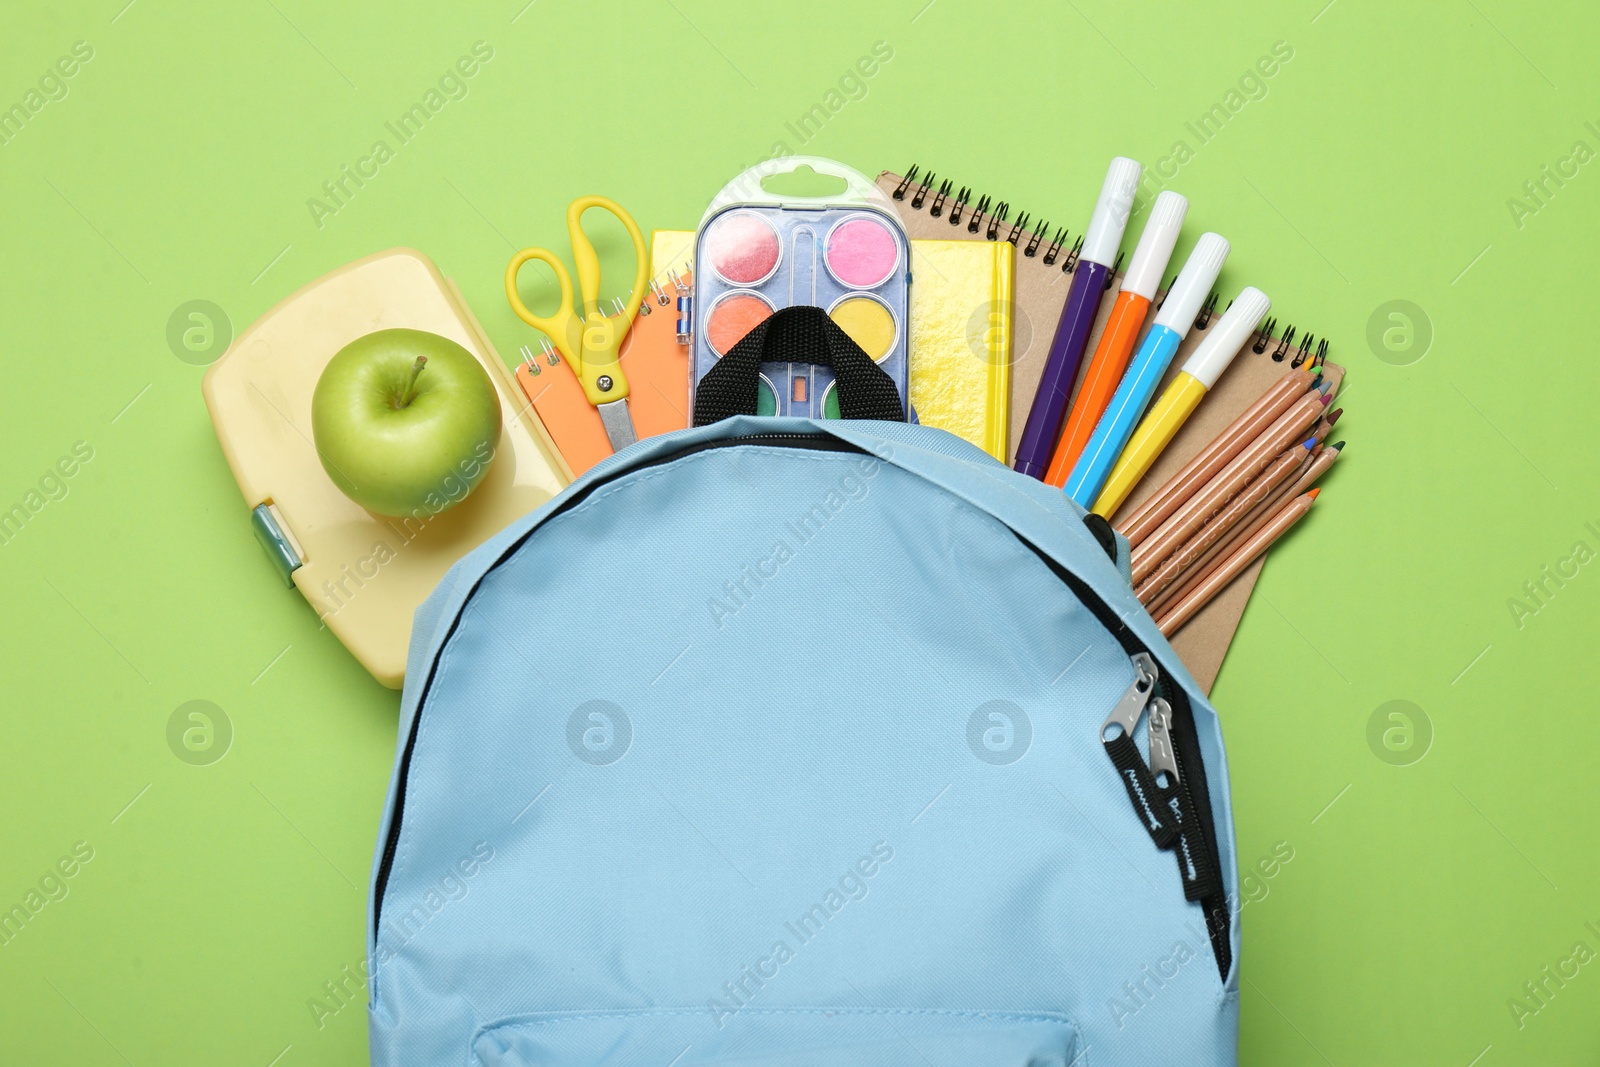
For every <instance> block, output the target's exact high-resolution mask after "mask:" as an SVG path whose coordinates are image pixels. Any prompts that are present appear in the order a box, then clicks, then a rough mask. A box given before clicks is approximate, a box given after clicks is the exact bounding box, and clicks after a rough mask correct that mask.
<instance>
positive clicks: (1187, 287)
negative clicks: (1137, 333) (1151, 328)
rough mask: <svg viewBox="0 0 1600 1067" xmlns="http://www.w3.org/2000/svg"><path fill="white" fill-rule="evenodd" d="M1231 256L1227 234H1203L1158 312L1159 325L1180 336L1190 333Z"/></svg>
mask: <svg viewBox="0 0 1600 1067" xmlns="http://www.w3.org/2000/svg"><path fill="white" fill-rule="evenodd" d="M1227 258H1228V240H1227V238H1225V237H1223V236H1222V235H1221V234H1217V233H1203V234H1201V235H1200V240H1199V241H1198V242H1197V243H1196V244H1195V246H1194V251H1193V252H1190V253H1189V260H1188V262H1186V263H1185V264H1184V265H1183V269H1182V270H1180V271H1179V272H1178V280H1177V281H1175V282H1173V283H1172V288H1171V289H1168V290H1167V298H1166V299H1165V300H1163V301H1162V302H1161V310H1160V311H1158V312H1156V325H1157V326H1165V327H1166V328H1167V329H1169V330H1171V331H1172V332H1173V333H1176V334H1177V335H1178V336H1179V337H1182V336H1183V335H1184V334H1186V333H1188V332H1189V327H1190V326H1193V325H1194V317H1195V316H1196V315H1198V314H1199V313H1200V305H1201V304H1202V303H1204V302H1205V299H1206V297H1207V296H1209V295H1210V293H1211V287H1212V286H1213V285H1215V284H1216V283H1217V275H1218V274H1221V273H1222V263H1223V261H1224V260H1226V259H1227Z"/></svg>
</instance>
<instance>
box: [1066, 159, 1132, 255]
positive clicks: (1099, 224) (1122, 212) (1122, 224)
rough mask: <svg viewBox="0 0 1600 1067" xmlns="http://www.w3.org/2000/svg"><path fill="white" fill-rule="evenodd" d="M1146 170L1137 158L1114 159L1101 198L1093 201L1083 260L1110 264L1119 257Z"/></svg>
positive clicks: (1107, 173) (1084, 239)
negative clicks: (1142, 172)
mask: <svg viewBox="0 0 1600 1067" xmlns="http://www.w3.org/2000/svg"><path fill="white" fill-rule="evenodd" d="M1143 169H1144V168H1142V167H1140V166H1139V164H1138V162H1137V161H1136V160H1132V159H1128V158H1127V157H1126V156H1118V157H1117V158H1115V159H1113V160H1112V161H1111V169H1110V170H1108V171H1106V183H1105V184H1104V185H1102V186H1101V187H1100V199H1099V200H1096V201H1095V202H1094V214H1093V215H1091V216H1089V229H1088V230H1086V231H1085V232H1084V235H1083V251H1082V252H1081V253H1080V254H1079V258H1080V259H1087V260H1089V261H1090V262H1091V263H1100V264H1102V265H1104V266H1107V267H1109V266H1110V265H1111V264H1112V262H1113V261H1114V260H1115V259H1116V258H1117V249H1118V248H1120V247H1121V246H1122V233H1123V231H1124V230H1126V229H1127V228H1128V216H1129V215H1130V214H1132V213H1133V195H1134V193H1136V192H1138V190H1139V174H1140V172H1141V171H1142V170H1143Z"/></svg>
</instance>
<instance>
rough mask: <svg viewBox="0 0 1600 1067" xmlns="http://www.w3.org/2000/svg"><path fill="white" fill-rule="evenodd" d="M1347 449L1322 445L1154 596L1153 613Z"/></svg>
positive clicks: (1185, 593) (1177, 597) (1250, 534)
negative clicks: (1301, 468)
mask: <svg viewBox="0 0 1600 1067" xmlns="http://www.w3.org/2000/svg"><path fill="white" fill-rule="evenodd" d="M1343 449H1344V442H1343V441H1339V442H1337V443H1335V444H1332V445H1325V446H1323V447H1322V448H1319V449H1318V450H1317V451H1316V452H1315V453H1314V454H1313V458H1312V460H1311V464H1310V466H1308V467H1307V468H1306V469H1305V470H1304V471H1303V472H1301V473H1300V474H1299V475H1297V476H1296V477H1295V478H1294V479H1293V480H1291V482H1290V483H1289V484H1288V485H1285V486H1280V487H1279V488H1278V489H1277V490H1276V491H1274V492H1273V493H1272V494H1271V495H1269V496H1268V497H1267V499H1265V500H1263V501H1262V502H1261V503H1259V504H1257V505H1256V506H1255V507H1254V508H1252V509H1251V510H1250V511H1249V512H1248V513H1247V514H1246V515H1245V517H1244V518H1243V519H1241V520H1239V524H1238V525H1237V526H1236V527H1234V528H1233V529H1232V530H1229V531H1228V532H1227V533H1226V534H1224V535H1223V536H1222V538H1221V539H1220V540H1219V541H1218V542H1217V543H1216V544H1214V545H1212V546H1211V547H1210V548H1208V549H1206V551H1205V552H1204V553H1202V554H1201V556H1200V558H1199V559H1197V560H1195V561H1194V562H1193V563H1191V564H1190V565H1189V566H1188V567H1187V568H1186V569H1185V570H1184V572H1183V573H1182V574H1181V575H1179V576H1178V577H1177V579H1176V580H1174V581H1173V583H1172V584H1171V585H1170V586H1168V587H1167V589H1166V591H1164V592H1162V593H1161V594H1159V595H1158V596H1156V597H1154V598H1153V599H1151V600H1150V601H1149V603H1148V604H1146V607H1147V608H1149V610H1150V613H1151V615H1160V614H1161V613H1162V612H1163V611H1165V610H1166V609H1167V608H1168V607H1170V606H1171V605H1172V604H1174V603H1176V602H1177V601H1179V600H1181V599H1183V598H1184V597H1186V596H1188V595H1189V591H1190V590H1192V589H1193V588H1194V587H1195V585H1196V584H1198V583H1199V581H1200V579H1202V578H1204V577H1205V574H1206V572H1207V571H1208V570H1210V569H1211V565H1212V563H1213V562H1214V561H1215V560H1216V559H1217V558H1218V557H1219V556H1226V555H1228V554H1229V553H1230V552H1232V551H1233V550H1234V549H1235V548H1238V547H1239V545H1240V544H1242V543H1243V542H1244V541H1245V540H1247V539H1249V538H1251V537H1254V536H1255V533H1256V531H1257V530H1259V529H1261V527H1262V526H1264V525H1266V524H1267V522H1268V521H1269V520H1270V519H1271V518H1272V516H1273V515H1274V514H1275V513H1276V512H1277V511H1278V509H1279V508H1281V507H1282V506H1283V505H1284V504H1285V503H1286V502H1288V501H1289V500H1291V499H1292V498H1294V497H1297V496H1299V495H1300V494H1301V493H1304V492H1305V491H1306V490H1307V489H1310V488H1311V487H1312V486H1313V485H1315V484H1316V482H1317V480H1318V479H1320V478H1321V477H1322V475H1323V474H1324V473H1325V472H1326V471H1327V469H1328V468H1329V467H1331V466H1333V465H1334V463H1335V462H1336V461H1337V460H1338V458H1339V456H1340V454H1341V453H1342V451H1343Z"/></svg>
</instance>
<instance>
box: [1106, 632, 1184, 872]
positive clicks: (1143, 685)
mask: <svg viewBox="0 0 1600 1067" xmlns="http://www.w3.org/2000/svg"><path fill="white" fill-rule="evenodd" d="M1131 659H1132V662H1133V682H1132V684H1130V685H1129V686H1128V688H1127V691H1126V692H1124V693H1123V694H1122V698H1121V699H1120V700H1118V701H1117V703H1116V706H1115V707H1113V708H1112V709H1111V714H1110V715H1109V716H1108V717H1107V718H1106V721H1105V722H1104V723H1103V724H1102V725H1101V727H1100V743H1101V744H1102V745H1104V746H1105V750H1106V755H1107V756H1109V757H1110V758H1111V764H1112V766H1114V767H1115V768H1116V769H1117V777H1118V778H1120V779H1121V780H1122V786H1123V788H1124V789H1126V790H1127V791H1128V801H1129V803H1131V804H1132V805H1133V811H1134V814H1135V815H1137V816H1138V818H1139V821H1140V822H1141V823H1143V824H1144V828H1145V831H1146V832H1147V833H1149V834H1150V839H1151V840H1152V841H1154V842H1155V843H1156V847H1157V848H1171V847H1172V846H1173V844H1174V842H1176V841H1177V838H1178V826H1177V824H1176V823H1175V822H1173V820H1172V818H1171V817H1170V815H1169V813H1168V811H1167V809H1165V808H1164V807H1163V806H1162V797H1161V789H1160V787H1158V786H1157V785H1156V782H1155V779H1154V778H1153V777H1152V776H1151V774H1150V768H1149V767H1148V766H1147V765H1146V764H1145V761H1144V759H1143V758H1142V757H1141V756H1140V755H1139V746H1137V745H1135V744H1134V743H1133V731H1134V730H1135V729H1136V728H1137V727H1138V725H1139V720H1140V719H1141V718H1143V717H1144V711H1145V705H1146V704H1148V703H1149V702H1150V695H1151V693H1153V692H1154V691H1155V687H1156V682H1157V681H1158V680H1159V679H1160V676H1161V675H1160V671H1158V670H1157V669H1156V661H1155V660H1154V659H1152V658H1151V657H1150V656H1149V655H1148V654H1146V653H1143V652H1139V653H1136V654H1135V655H1134V656H1132V657H1131Z"/></svg>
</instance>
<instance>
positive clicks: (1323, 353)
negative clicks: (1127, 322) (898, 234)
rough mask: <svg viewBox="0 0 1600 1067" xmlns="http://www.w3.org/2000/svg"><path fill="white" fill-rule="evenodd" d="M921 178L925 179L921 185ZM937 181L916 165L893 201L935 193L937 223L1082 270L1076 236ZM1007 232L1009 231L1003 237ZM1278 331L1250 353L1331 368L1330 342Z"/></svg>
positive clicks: (1205, 311) (1265, 328)
mask: <svg viewBox="0 0 1600 1067" xmlns="http://www.w3.org/2000/svg"><path fill="white" fill-rule="evenodd" d="M919 175H921V177H920V179H919V177H918V176H919ZM935 180H936V178H935V175H934V173H933V171H928V172H927V173H926V174H923V173H922V171H921V169H920V168H919V167H917V165H916V164H912V165H911V166H910V167H908V168H906V172H905V176H904V177H902V178H901V179H900V181H899V183H898V184H897V185H895V187H894V192H893V193H891V194H890V196H892V197H893V198H894V199H895V200H899V201H904V200H905V199H906V198H907V197H908V196H909V197H910V199H911V207H912V208H913V209H914V210H917V211H920V210H922V205H923V203H924V202H926V201H927V198H928V194H929V193H932V194H933V200H932V203H931V204H929V207H928V214H929V215H930V216H932V217H933V218H939V217H941V215H942V214H943V213H944V212H945V211H946V209H947V208H948V211H949V223H950V225H951V226H959V225H961V222H962V220H963V219H966V223H967V232H968V233H978V232H980V231H982V232H983V235H984V237H986V238H988V239H989V240H991V241H999V240H1002V239H1003V240H1006V241H1010V242H1011V243H1012V244H1014V245H1016V246H1017V248H1018V249H1019V250H1020V251H1021V252H1022V254H1023V255H1024V256H1025V257H1027V258H1028V259H1040V260H1042V261H1043V262H1044V264H1045V266H1049V267H1053V266H1055V265H1056V262H1057V260H1059V261H1060V262H1061V270H1062V272H1063V273H1065V274H1071V273H1072V272H1073V269H1074V268H1075V267H1076V266H1077V265H1078V258H1079V257H1080V256H1081V255H1082V253H1083V236H1082V235H1081V234H1080V235H1079V236H1078V238H1077V239H1076V240H1074V241H1073V242H1072V243H1071V244H1070V245H1069V244H1068V243H1067V240H1068V238H1069V237H1071V231H1070V230H1068V229H1067V228H1066V227H1064V226H1058V227H1056V231H1055V236H1054V237H1051V236H1050V224H1049V223H1048V222H1046V221H1045V220H1044V219H1042V218H1039V219H1034V218H1032V216H1030V215H1029V214H1028V212H1026V211H1021V212H1018V213H1017V217H1016V219H1015V221H1010V222H1008V221H1007V216H1008V215H1009V214H1010V212H1011V205H1010V204H1009V203H1008V202H1006V201H1004V200H1001V201H1000V202H998V203H996V202H995V201H994V200H993V199H991V198H990V197H988V196H982V195H980V196H979V197H978V201H977V203H973V202H972V198H973V195H974V194H973V189H972V187H971V186H970V185H963V186H961V187H960V188H956V185H955V182H954V181H952V180H951V179H949V178H945V179H944V180H942V181H939V184H938V185H937V186H935V185H934V182H935ZM952 190H954V192H952ZM984 216H988V224H987V226H985V224H984ZM1030 220H1031V223H1030ZM1002 229H1003V230H1004V233H1003V234H1002ZM1024 235H1026V237H1027V240H1026V241H1024V240H1023V237H1024ZM1123 255H1124V253H1122V252H1118V253H1117V261H1116V263H1114V264H1113V265H1112V267H1111V270H1110V272H1109V273H1108V274H1107V276H1106V289H1107V290H1110V288H1111V285H1112V282H1113V280H1114V279H1115V278H1116V275H1117V271H1119V270H1121V269H1122V259H1123ZM1177 280H1178V276H1177V275H1176V274H1174V275H1173V276H1172V278H1171V279H1169V280H1168V281H1167V283H1166V284H1165V285H1163V286H1162V287H1161V291H1160V293H1159V294H1158V295H1157V297H1156V301H1155V307H1156V310H1158V311H1159V310H1160V308H1161V305H1162V304H1163V303H1164V302H1165V301H1166V299H1167V292H1168V291H1169V290H1170V289H1171V288H1172V284H1173V282H1175V281H1177ZM1219 299H1220V297H1219V295H1218V294H1217V293H1212V294H1211V295H1210V296H1209V297H1207V299H1206V302H1205V303H1204V304H1201V305H1200V311H1199V313H1198V314H1197V315H1196V316H1195V320H1194V328H1195V329H1196V330H1204V329H1205V328H1206V327H1207V326H1209V325H1210V324H1211V320H1212V319H1213V318H1215V317H1216V315H1217V303H1218V301H1219ZM1232 306H1233V302H1232V301H1231V300H1230V301H1229V302H1228V304H1227V305H1226V306H1225V307H1224V308H1223V313H1224V314H1226V313H1227V309H1228V308H1229V307H1232ZM1277 328H1278V320H1277V318H1276V317H1272V318H1269V319H1267V320H1266V321H1265V322H1263V323H1262V324H1261V326H1260V327H1259V328H1258V329H1257V330H1256V333H1255V340H1254V342H1253V343H1251V345H1250V350H1251V351H1252V352H1254V353H1256V354H1257V355H1261V354H1263V353H1265V352H1266V351H1267V350H1268V348H1271V349H1272V360H1273V362H1275V363H1282V362H1285V361H1288V363H1289V366H1290V367H1293V368H1295V369H1297V370H1298V369H1299V368H1300V367H1301V366H1302V365H1304V364H1305V362H1306V360H1307V359H1310V360H1311V366H1312V368H1313V369H1314V368H1318V367H1321V366H1322V365H1323V363H1325V362H1327V358H1328V339H1327V338H1325V337H1323V338H1318V337H1316V336H1315V335H1314V334H1309V333H1308V334H1306V335H1305V336H1304V337H1302V338H1301V339H1300V341H1299V343H1298V344H1297V343H1296V342H1295V335H1296V331H1295V327H1294V326H1292V325H1291V326H1286V327H1284V331H1283V334H1282V336H1281V337H1278V338H1276V339H1274V337H1273V333H1274V331H1275V330H1277Z"/></svg>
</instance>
